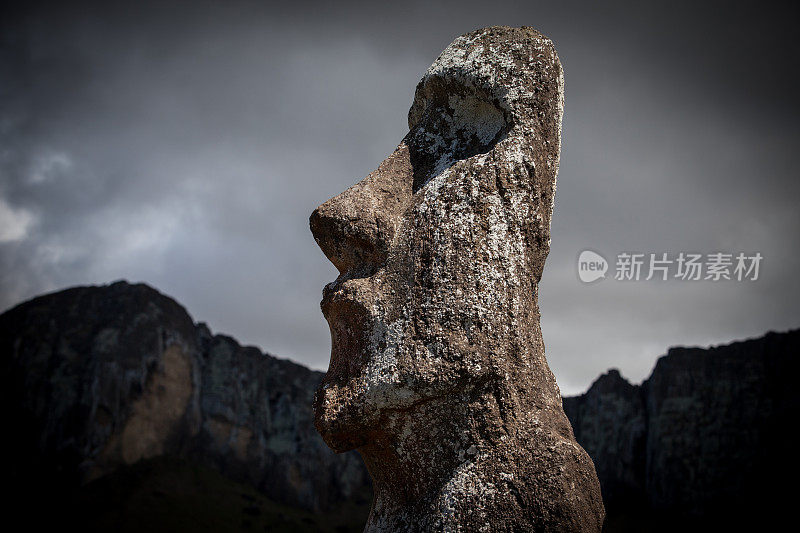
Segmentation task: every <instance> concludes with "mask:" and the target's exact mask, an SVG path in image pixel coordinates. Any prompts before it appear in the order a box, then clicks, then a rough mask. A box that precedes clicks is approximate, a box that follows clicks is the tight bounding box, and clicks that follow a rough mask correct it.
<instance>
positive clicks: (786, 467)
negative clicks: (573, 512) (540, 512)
mask: <svg viewBox="0 0 800 533" xmlns="http://www.w3.org/2000/svg"><path fill="white" fill-rule="evenodd" d="M799 351H800V330H794V331H791V332H788V333H768V334H767V335H766V336H764V337H761V338H758V339H753V340H747V341H743V342H734V343H732V344H729V345H726V346H718V347H714V348H710V349H700V348H672V349H670V350H669V351H668V353H667V355H665V356H663V357H661V358H660V359H659V360H658V362H657V364H656V366H655V369H654V370H653V373H652V375H651V376H650V377H649V378H648V379H647V380H646V381H645V382H644V383H643V384H642V385H640V386H636V385H631V384H630V383H628V382H627V381H625V379H623V378H622V377H621V376H620V375H619V373H618V372H616V371H611V372H609V373H608V374H605V375H603V376H601V377H600V378H599V379H598V380H597V381H596V382H595V383H594V384H593V385H592V387H591V388H590V389H589V390H588V391H587V392H586V393H585V394H583V395H581V396H576V397H572V398H565V399H564V409H565V411H566V412H567V415H568V416H569V418H570V420H571V422H572V425H573V428H574V429H575V436H576V437H577V439H578V442H580V443H581V445H582V446H583V447H584V448H585V449H586V451H587V452H588V453H589V455H591V456H592V459H593V460H594V463H595V466H596V467H597V473H598V476H599V477H600V482H601V484H602V486H603V496H604V499H605V502H606V506H607V508H608V510H609V516H612V515H614V514H625V513H630V512H632V510H636V511H635V512H637V513H639V514H645V515H649V516H650V517H654V516H667V517H670V519H671V520H673V521H675V520H687V522H686V523H691V524H695V525H697V524H698V522H697V520H698V519H699V518H704V519H706V520H709V521H711V523H713V524H716V526H718V527H719V526H721V525H722V524H723V523H724V524H727V525H728V526H731V525H733V526H736V530H739V529H740V528H746V527H752V526H754V525H760V527H766V525H767V524H769V523H771V522H773V521H775V520H777V519H778V518H779V517H786V516H789V515H790V514H791V511H790V509H792V502H791V500H793V496H792V494H796V491H794V490H793V489H788V488H787V482H789V483H796V479H797V474H798V473H799V472H798V470H799V469H798V467H797V462H796V460H794V459H793V457H794V455H795V453H794V447H795V438H794V436H793V432H792V431H791V427H792V424H793V423H794V422H795V421H797V420H798V415H800V394H798V392H797V383H796V380H797V376H798V375H800V374H799V373H798V372H799V371H800V368H799V365H798V352H799ZM787 431H788V432H789V433H787ZM790 433H792V434H790Z"/></svg>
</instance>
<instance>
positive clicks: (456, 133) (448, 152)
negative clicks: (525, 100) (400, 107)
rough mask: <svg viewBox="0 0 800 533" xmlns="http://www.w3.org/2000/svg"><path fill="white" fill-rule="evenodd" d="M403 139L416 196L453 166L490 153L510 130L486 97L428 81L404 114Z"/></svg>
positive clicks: (509, 126)
mask: <svg viewBox="0 0 800 533" xmlns="http://www.w3.org/2000/svg"><path fill="white" fill-rule="evenodd" d="M409 125H410V126H411V131H410V132H409V133H408V136H407V137H406V144H407V145H408V146H409V151H410V156H411V165H412V167H413V169H414V172H413V173H414V184H413V190H414V192H416V191H417V190H419V189H420V188H421V187H422V186H424V185H425V183H427V182H428V181H430V179H431V178H433V177H434V176H436V175H437V174H438V173H440V172H441V171H442V170H444V169H445V168H447V167H449V166H451V165H452V164H453V163H455V162H456V161H459V160H462V159H467V158H469V157H472V156H474V155H477V154H483V153H487V152H489V151H490V150H491V149H492V148H493V147H494V145H495V144H497V143H498V142H499V141H500V140H501V139H503V138H504V137H505V134H506V133H508V131H509V130H510V129H511V124H510V122H509V120H507V118H506V114H505V113H504V112H503V111H502V110H501V109H500V108H499V107H498V106H496V105H495V104H494V103H492V102H491V101H490V100H489V99H488V98H485V97H484V96H483V95H480V94H476V92H475V91H474V90H473V91H468V90H465V88H464V87H463V86H457V85H456V86H454V85H452V84H448V83H446V82H445V80H442V79H436V80H429V81H428V83H426V86H425V87H423V88H422V89H421V90H418V94H417V99H416V100H415V102H414V105H413V106H412V109H411V111H410V112H409Z"/></svg>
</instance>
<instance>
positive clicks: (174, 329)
mask: <svg viewBox="0 0 800 533" xmlns="http://www.w3.org/2000/svg"><path fill="white" fill-rule="evenodd" d="M0 350H2V354H3V357H2V374H1V376H2V383H3V387H2V389H3V392H2V395H3V398H2V406H3V407H2V409H3V412H4V415H5V420H7V421H9V422H10V423H11V424H12V425H11V427H14V428H15V438H14V439H12V443H11V445H12V448H13V451H12V453H13V454H14V457H16V459H17V460H16V461H13V462H12V464H11V465H10V469H11V472H10V473H11V477H10V479H12V480H15V479H16V480H23V479H25V480H28V481H30V480H34V479H39V480H40V481H41V480H44V481H45V482H47V483H51V482H53V480H54V479H55V477H56V474H57V477H58V479H59V482H60V483H64V484H66V486H75V485H80V484H84V483H87V482H89V481H91V480H94V479H97V478H100V477H102V476H104V475H106V474H109V473H111V472H114V471H115V470H116V469H118V468H119V467H121V466H125V465H132V464H134V463H137V462H139V461H140V460H147V459H151V458H154V457H160V456H169V455H174V456H180V457H183V458H189V459H191V460H192V461H195V462H197V463H198V464H203V465H207V466H212V467H214V468H216V469H218V470H219V471H221V472H223V473H224V474H225V475H226V476H228V477H230V478H231V479H234V480H237V481H242V482H247V483H248V484H251V485H253V486H255V487H256V488H258V489H259V490H260V491H261V492H263V493H264V494H266V495H268V496H269V497H271V498H273V499H274V500H275V501H277V502H281V503H285V504H289V505H294V506H297V507H301V508H305V509H309V510H312V511H319V510H323V509H329V508H331V507H332V506H335V505H337V504H339V503H341V502H343V501H346V500H350V499H353V498H354V497H356V495H357V494H359V493H363V491H364V490H367V491H368V490H369V489H368V487H369V478H368V475H367V473H366V470H365V468H364V466H363V463H362V461H361V459H360V458H359V457H358V456H357V455H356V454H355V453H348V454H342V455H336V454H334V453H333V452H331V451H330V450H329V449H328V447H327V446H325V444H324V443H323V441H322V439H321V438H320V437H319V435H318V434H317V433H316V431H315V430H314V426H313V412H312V409H311V403H312V398H313V392H314V389H315V388H316V387H317V385H318V383H319V381H320V380H321V378H322V375H323V374H322V373H320V372H315V371H312V370H309V369H307V368H305V367H303V366H301V365H298V364H295V363H292V362H290V361H286V360H282V359H277V358H275V357H272V356H271V355H268V354H263V353H261V352H260V351H259V350H258V349H257V348H254V347H243V346H240V345H239V344H238V343H237V342H236V341H235V340H234V339H232V338H230V337H226V336H223V335H212V334H211V332H210V331H209V329H208V328H207V327H206V326H205V325H204V324H195V323H193V321H192V319H191V317H190V316H189V315H188V313H187V312H186V310H185V309H184V308H183V307H182V306H180V305H179V304H178V303H177V302H175V301H174V300H172V299H170V298H168V297H166V296H164V295H162V294H160V293H159V292H158V291H156V290H155V289H152V288H151V287H148V286H147V285H144V284H136V285H131V284H128V283H126V282H123V281H121V282H117V283H114V284H112V285H109V286H102V287H77V288H72V289H68V290H65V291H61V292H57V293H54V294H48V295H45V296H41V297H38V298H35V299H33V300H31V301H29V302H26V303H23V304H20V305H19V306H17V307H15V308H13V309H11V310H9V311H7V312H6V313H4V314H3V315H2V316H0Z"/></svg>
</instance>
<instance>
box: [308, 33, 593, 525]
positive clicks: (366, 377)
mask: <svg viewBox="0 0 800 533" xmlns="http://www.w3.org/2000/svg"><path fill="white" fill-rule="evenodd" d="M563 81H564V80H563V75H562V70H561V63H560V62H559V59H558V56H557V54H556V50H555V47H554V46H553V43H552V42H551V41H550V40H549V39H548V38H546V37H544V36H543V35H541V34H540V33H539V32H537V31H536V30H533V29H531V28H509V27H492V28H484V29H481V30H477V31H474V32H472V33H469V34H466V35H462V36H461V37H458V38H457V39H456V40H455V41H453V43H451V44H450V45H449V46H448V47H447V48H446V49H445V50H444V51H443V52H442V54H441V55H440V56H439V58H438V59H436V61H435V62H434V63H433V65H431V67H430V68H429V69H428V71H427V72H426V73H425V75H424V76H423V78H422V80H421V81H420V82H419V84H418V85H417V89H416V93H415V95H414V101H413V104H412V106H411V109H410V111H409V115H408V124H409V131H408V133H407V134H406V136H405V137H404V138H403V140H402V141H401V143H400V145H399V146H398V147H397V149H396V150H395V151H394V153H392V154H391V155H390V156H389V157H388V158H387V159H386V160H385V161H383V162H382V163H381V164H380V165H379V166H378V168H377V169H376V170H375V171H374V172H372V173H371V174H369V175H368V176H367V177H366V178H364V179H363V180H362V181H361V182H359V183H357V184H356V185H354V186H353V187H351V188H350V189H348V190H346V191H344V192H343V193H342V194H340V195H338V196H336V197H335V198H332V199H330V200H328V201H327V202H325V203H324V204H322V205H321V206H320V207H318V208H317V209H316V210H315V211H314V213H313V214H312V215H311V220H310V225H311V230H312V232H313V234H314V237H315V239H316V241H317V243H318V244H319V245H320V247H321V248H322V250H323V252H324V253H325V254H326V256H327V257H328V259H330V261H331V262H332V263H333V264H334V265H335V266H336V268H337V269H338V270H339V273H340V275H339V277H338V278H337V279H336V281H334V282H332V283H330V284H329V285H328V286H326V287H325V289H324V291H323V294H324V296H323V301H322V311H323V314H324V315H325V317H326V318H327V320H328V323H329V325H330V329H331V338H332V344H333V348H332V356H331V364H330V368H329V369H328V372H327V374H326V376H325V378H324V380H323V382H322V384H321V386H320V388H319V389H318V391H317V395H316V398H315V416H316V420H315V423H316V426H317V429H318V430H319V431H320V433H321V434H322V435H323V437H324V438H325V441H326V442H327V443H328V444H329V445H330V446H331V447H332V448H333V449H335V450H340V451H342V450H351V449H357V450H358V451H359V453H360V454H361V455H362V457H363V458H364V460H365V463H366V465H367V467H368V469H369V471H370V474H371V476H372V479H373V484H374V489H375V499H374V501H373V505H372V511H371V514H370V518H369V521H368V523H367V530H368V531H541V532H549V531H563V532H566V531H574V532H590V531H595V532H597V531H599V530H600V528H601V526H602V523H603V515H604V511H603V502H602V500H601V497H600V485H599V482H598V480H597V475H596V474H595V470H594V466H593V465H592V461H591V459H589V456H588V455H587V454H586V452H585V451H584V450H583V449H582V448H581V447H580V446H579V445H578V444H577V443H576V441H575V438H574V436H573V434H572V429H571V427H570V425H569V421H568V420H567V417H566V416H565V414H564V411H563V409H562V404H561V396H560V394H559V390H558V387H557V385H556V382H555V379H554V377H553V374H552V373H551V371H550V369H549V367H548V365H547V360H546V358H545V353H544V344H543V342H542V333H541V328H540V325H539V308H538V300H537V295H538V283H539V280H540V279H541V276H542V270H543V268H544V262H545V259H546V257H547V254H548V252H549V247H550V219H551V215H552V209H553V198H554V194H555V181H556V174H557V171H558V164H559V154H560V148H561V117H562V112H563V103H564V102H563V96H564V93H563Z"/></svg>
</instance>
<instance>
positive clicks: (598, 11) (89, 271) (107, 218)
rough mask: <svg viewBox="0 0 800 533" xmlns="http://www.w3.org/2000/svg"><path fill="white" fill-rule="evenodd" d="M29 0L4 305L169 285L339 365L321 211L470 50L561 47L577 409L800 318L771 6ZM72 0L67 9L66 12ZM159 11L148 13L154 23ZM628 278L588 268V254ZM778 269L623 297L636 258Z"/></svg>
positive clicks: (787, 119)
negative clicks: (725, 256)
mask: <svg viewBox="0 0 800 533" xmlns="http://www.w3.org/2000/svg"><path fill="white" fill-rule="evenodd" d="M34 4H35V3H32V2H26V3H25V4H24V5H25V6H26V7H25V9H24V10H18V11H11V10H9V9H8V8H4V9H6V11H4V12H3V13H2V14H1V15H0V21H2V22H0V24H1V26H0V28H1V31H2V38H1V40H0V46H2V49H1V50H0V308H2V309H7V308H9V307H11V306H13V305H15V304H17V303H19V302H21V301H23V300H25V299H28V298H31V297H33V296H35V295H37V294H40V293H42V292H45V291H52V290H57V289H61V288H65V287H68V286H73V285H78V284H102V283H108V282H111V281H114V280H117V279H121V278H124V279H127V280H129V281H144V282H146V283H148V284H150V285H152V286H154V287H156V288H158V289H159V290H161V291H162V292H164V293H166V294H168V295H170V296H172V297H174V298H176V299H177V300H178V301H179V302H181V303H182V304H183V305H184V306H186V308H187V309H188V311H189V312H190V314H191V315H192V317H193V318H194V319H195V320H197V321H205V322H207V323H208V324H209V326H210V327H211V329H212V330H213V331H215V332H222V333H226V334H230V335H233V336H235V337H236V338H237V339H238V340H239V341H240V342H242V343H243V344H255V345H258V346H259V347H261V348H262V349H264V350H266V351H268V352H270V353H272V354H275V355H278V356H280V357H285V358H290V359H293V360H295V361H298V362H301V363H303V364H306V365H309V366H311V367H313V368H316V369H321V370H324V369H325V368H326V367H327V363H328V357H329V351H330V339H329V336H328V329H327V325H326V323H325V320H324V318H323V317H322V314H321V313H320V311H319V300H320V297H321V289H322V286H323V285H324V284H325V283H327V282H329V281H331V280H333V279H334V278H335V277H336V274H337V273H336V270H335V269H334V267H333V266H332V265H330V264H329V263H328V261H327V260H326V259H325V257H324V256H323V254H322V253H321V252H320V251H319V250H318V248H317V246H316V244H315V242H314V239H313V238H312V236H311V233H310V232H309V230H308V215H309V214H310V213H311V211H312V210H313V209H314V208H315V207H316V206H317V205H318V204H320V203H322V202H323V201H325V200H326V199H328V198H329V197H331V196H333V195H335V194H337V193H339V192H340V191H342V190H344V189H345V188H346V187H348V186H350V185H352V184H353V183H355V182H357V181H359V180H360V179H361V178H362V177H364V176H365V175H366V174H367V173H368V172H370V171H371V170H372V169H374V168H375V167H376V166H377V165H378V163H379V162H380V161H381V160H383V159H384V158H385V157H386V155H388V154H389V153H391V152H392V150H393V149H394V147H395V146H396V145H397V143H398V142H399V141H400V140H401V138H402V137H403V136H404V134H405V133H406V131H407V128H408V127H407V122H406V117H407V112H408V107H409V105H410V104H411V100H412V96H413V91H414V87H415V85H416V83H417V81H418V80H419V78H420V77H421V76H422V74H423V73H424V71H425V70H426V69H427V67H428V66H429V65H430V63H431V62H432V61H433V60H434V59H435V58H436V57H437V55H438V54H439V52H440V51H441V50H442V49H443V48H444V47H445V46H447V44H448V43H449V42H450V41H452V40H453V38H455V37H456V36H458V35H459V34H462V33H465V32H467V31H471V30H473V29H476V28H479V27H482V26H488V25H494V24H506V25H514V26H520V25H529V26H533V27H535V28H537V29H539V30H540V31H542V32H543V33H544V34H546V35H548V36H549V37H550V38H552V39H553V41H554V42H555V44H556V48H557V49H558V52H559V55H560V57H561V61H562V63H563V65H564V70H565V82H566V112H565V117H564V133H563V135H564V137H563V151H562V163H561V171H560V174H559V177H558V193H557V196H556V206H555V213H554V216H553V234H552V251H551V254H550V258H549V260H548V263H547V267H546V268H545V272H544V276H543V279H542V282H541V285H540V286H541V298H540V306H541V311H542V327H543V331H544V339H545V343H546V345H547V352H548V359H549V361H550V365H551V367H552V369H553V371H554V372H555V374H556V377H557V379H558V382H559V384H560V386H561V389H562V392H563V393H565V394H575V393H579V392H582V391H583V390H585V389H586V388H587V387H588V386H589V384H590V383H591V382H592V381H593V380H594V379H595V378H596V377H597V375H598V374H600V373H602V372H604V371H605V370H606V369H608V368H609V367H617V368H619V369H620V370H621V372H622V374H623V375H624V376H626V377H627V378H629V379H631V380H632V381H634V382H638V381H641V380H642V379H644V378H645V377H647V375H648V374H649V373H650V370H651V369H652V367H653V364H654V362H655V360H656V358H657V357H658V356H660V355H662V354H664V353H665V352H666V349H667V347H669V346H673V345H709V344H717V343H722V342H729V341H731V340H734V339H741V338H746V337H751V336H757V335H761V334H763V333H764V332H766V331H768V330H770V329H773V330H785V329H788V328H792V327H798V326H800V290H799V287H800V283H798V273H800V254H798V251H797V243H798V229H800V210H798V203H797V201H798V193H799V192H800V184H799V183H798V172H797V162H796V157H797V153H798V148H799V147H800V146H798V140H799V139H798V97H797V95H798V87H797V69H798V66H799V65H798V43H797V39H796V28H795V27H794V25H795V24H796V20H797V19H796V16H795V14H794V13H788V12H782V11H780V8H777V7H774V8H770V7H769V6H767V5H765V4H764V3H759V4H758V7H757V8H756V7H754V6H755V5H756V4H754V3H747V4H743V5H742V6H741V7H737V5H736V3H735V2H724V3H719V4H717V5H716V6H712V5H708V6H706V7H703V6H702V5H699V4H698V3H697V2H691V3H687V4H686V6H685V7H681V6H680V4H678V3H675V2H670V3H665V4H663V7H662V8H653V7H651V6H645V5H642V4H644V3H642V2H636V1H632V2H625V3H623V2H616V3H612V4H607V5H606V6H600V5H598V3H597V2H592V3H587V4H586V5H581V4H579V3H570V2H555V1H550V2H524V3H519V4H521V6H519V7H518V6H517V5H515V4H516V3H508V4H504V3H503V2H499V1H492V2H485V1H483V2H474V3H472V4H470V3H469V2H452V3H438V4H437V3H434V2H420V3H416V2H411V1H405V2H395V3H390V4H388V5H385V6H384V5H381V4H379V3H377V2H373V3H370V4H368V6H369V7H362V6H358V5H355V4H352V5H348V4H345V3H336V2H329V3H327V4H321V5H314V4H304V3H302V2H281V3H280V4H279V5H278V6H277V7H276V6H273V5H270V4H269V3H266V2H238V1H229V2H219V3H218V4H217V5H214V4H210V3H204V2H190V3H179V2H172V3H171V2H169V1H161V2H157V3H150V4H149V3H147V2H130V3H129V4H131V5H128V6H127V7H124V8H123V7H113V6H112V3H109V2H105V3H102V4H101V5H100V6H99V7H92V6H89V5H86V4H80V3H78V2H69V3H68V5H61V6H60V7H52V6H50V7H48V6H46V5H40V6H38V7H32V6H34ZM62 4H67V3H62ZM133 4H135V6H134V5H133ZM587 248H588V249H592V250H594V251H596V252H599V253H600V254H602V255H603V256H604V257H606V259H608V260H609V261H610V262H611V263H612V264H611V267H610V268H611V270H610V271H609V273H608V277H607V279H605V280H600V281H597V282H595V283H593V284H590V285H587V284H584V283H582V282H581V281H580V280H579V279H578V276H577V267H576V259H577V256H578V254H579V253H580V252H581V251H582V250H584V249H587ZM622 251H637V252H643V253H648V252H655V253H663V252H668V253H671V254H677V253H678V252H681V251H685V252H696V253H703V254H707V253H714V252H719V251H722V252H729V253H738V252H747V253H748V254H751V253H754V252H760V253H761V254H762V256H763V257H764V259H763V260H762V263H761V269H760V275H759V279H758V280H757V281H741V282H740V281H720V282H712V281H699V282H689V281H680V280H673V281H668V282H663V281H654V280H651V281H639V282H634V281H631V282H621V281H616V280H614V279H612V278H613V274H614V272H613V269H614V264H613V263H614V261H615V258H616V255H617V254H618V253H620V252H622Z"/></svg>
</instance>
